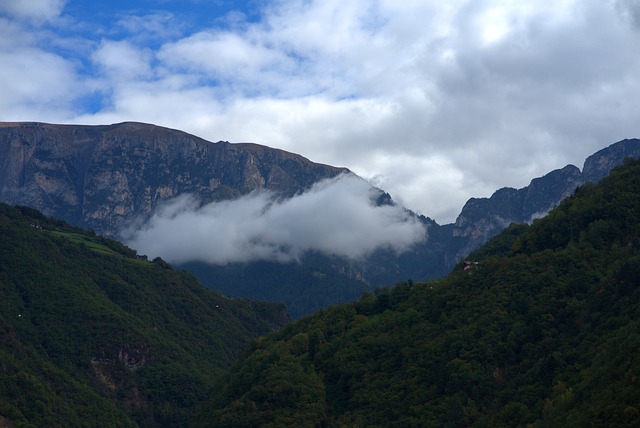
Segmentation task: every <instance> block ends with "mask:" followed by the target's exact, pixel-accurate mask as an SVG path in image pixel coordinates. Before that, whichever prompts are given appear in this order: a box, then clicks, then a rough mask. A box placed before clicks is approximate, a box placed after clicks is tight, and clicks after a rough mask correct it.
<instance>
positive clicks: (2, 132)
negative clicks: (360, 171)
mask: <svg viewBox="0 0 640 428" xmlns="http://www.w3.org/2000/svg"><path fill="white" fill-rule="evenodd" d="M343 172H348V170H347V169H345V168H336V167H332V166H328V165H321V164H317V163H313V162H311V161H309V160H307V159H305V158H303V157H302V156H299V155H296V154H292V153H288V152H285V151H282V150H277V149H272V148H269V147H265V146H259V145H257V144H249V143H246V144H243V143H241V144H231V143H228V142H223V141H220V142H217V143H211V142H209V141H206V140H203V139H201V138H198V137H195V136H193V135H189V134H187V133H185V132H181V131H177V130H173V129H168V128H163V127H159V126H154V125H148V124H143V123H133V122H126V123H120V124H114V125H105V126H81V125H51V124H44V123H2V124H0V200H2V201H3V202H6V203H10V204H20V205H26V206H30V207H33V208H36V209H38V210H41V211H42V212H44V213H46V214H48V215H53V216H56V217H59V218H62V219H64V220H66V221H68V222H70V223H72V224H74V225H77V226H81V227H85V228H91V229H94V230H96V231H98V232H99V233H101V234H105V235H109V236H113V235H115V234H116V233H117V232H118V231H119V229H120V228H121V227H122V225H123V223H125V222H127V221H128V220H130V219H131V218H132V217H133V216H138V215H144V214H147V213H149V212H151V211H152V210H153V209H154V208H155V207H156V206H157V205H158V204H159V203H160V202H162V201H165V200H167V199H170V198H173V197H175V196H177V195H179V194H185V193H191V194H195V195H197V196H198V197H199V199H200V200H201V201H202V202H203V203H206V202H210V201H214V200H223V199H228V198H232V197H236V196H239V195H242V194H245V193H248V192H251V191H253V190H256V189H270V190H273V191H276V192H278V193H281V194H283V195H289V196H290V195H293V194H295V193H296V192H299V191H300V190H301V189H305V188H307V187H309V186H311V185H312V184H313V183H315V182H316V181H319V180H321V179H324V178H330V177H334V176H336V175H338V174H340V173H343Z"/></svg>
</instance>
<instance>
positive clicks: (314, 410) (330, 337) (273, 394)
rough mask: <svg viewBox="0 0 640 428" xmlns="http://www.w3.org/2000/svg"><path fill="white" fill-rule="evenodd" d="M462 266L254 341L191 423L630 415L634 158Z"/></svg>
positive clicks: (635, 322) (637, 406)
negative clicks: (436, 278) (444, 275)
mask: <svg viewBox="0 0 640 428" xmlns="http://www.w3.org/2000/svg"><path fill="white" fill-rule="evenodd" d="M470 259H471V262H470V263H466V264H461V265H460V266H458V269H456V270H455V271H454V272H453V273H452V274H451V275H450V276H449V277H447V278H445V279H444V280H440V281H433V282H429V283H425V284H415V285H414V284H413V283H405V284H400V285H398V286H396V287H394V288H393V289H382V290H379V291H378V292H376V293H375V295H371V294H369V295H365V296H364V297H363V298H362V299H361V300H360V301H358V302H356V303H354V304H345V305H342V306H338V307H333V308H330V309H327V310H325V311H320V312H318V313H317V314H314V315H313V316H310V317H307V318H304V319H302V320H300V321H298V322H296V323H294V324H292V325H289V326H288V327H286V328H285V329H283V330H281V331H280V332H278V333H275V334H272V335H270V336H268V337H267V338H265V339H261V340H259V341H257V342H255V344H254V346H253V351H252V352H251V353H250V354H249V355H247V356H246V357H245V358H244V359H243V360H241V361H240V362H239V363H238V364H236V365H235V366H234V367H233V368H232V371H231V373H230V374H229V376H228V377H226V379H225V382H224V384H223V385H222V386H221V387H220V388H218V389H216V393H215V394H214V396H213V398H212V400H211V401H210V402H209V404H208V405H207V406H205V407H203V409H202V417H201V420H200V423H201V425H202V426H216V427H224V426H259V425H269V424H270V425H271V426H314V425H322V426H532V427H544V426H611V427H622V426H628V427H632V426H638V424H640V388H639V385H640V360H639V359H638V358H637V354H638V351H639V350H640V335H638V331H640V330H639V329H640V321H639V320H640V280H639V278H640V268H639V267H638V266H640V162H638V161H632V162H627V163H626V165H625V167H624V168H618V169H615V170H614V171H613V172H612V173H611V175H610V176H609V177H608V178H606V179H605V180H603V181H602V182H601V184H599V185H585V186H583V187H582V188H580V189H579V190H578V191H577V192H576V195H575V196H573V197H570V198H569V199H566V200H565V201H564V202H563V203H561V204H560V206H559V207H558V208H556V209H555V210H553V211H552V212H551V213H550V215H548V216H547V217H545V218H543V219H540V220H537V221H535V222H534V223H533V225H531V226H526V225H519V226H515V225H514V226H512V227H510V228H509V229H507V230H506V231H505V232H503V233H502V234H500V235H499V236H497V237H496V238H495V239H493V240H492V241H490V242H489V244H488V245H487V246H485V247H483V248H482V250H481V251H478V252H477V253H475V254H473V255H471V256H470Z"/></svg>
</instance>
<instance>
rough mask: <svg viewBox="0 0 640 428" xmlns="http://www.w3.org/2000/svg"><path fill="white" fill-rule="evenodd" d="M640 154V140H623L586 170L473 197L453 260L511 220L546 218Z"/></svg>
mask: <svg viewBox="0 0 640 428" xmlns="http://www.w3.org/2000/svg"><path fill="white" fill-rule="evenodd" d="M627 157H633V158H639V157H640V140H638V139H631V140H622V141H619V142H617V143H615V144H612V145H610V146H609V147H607V148H604V149H602V150H600V151H598V152H596V153H594V154H593V155H591V156H589V157H588V158H587V159H586V161H585V163H584V167H583V169H582V171H580V169H578V167H576V166H574V165H567V166H565V167H564V168H562V169H557V170H555V171H552V172H550V173H548V174H546V175H544V176H543V177H539V178H535V179H533V180H532V181H531V183H530V184H529V185H528V186H526V187H523V188H522V189H513V188H510V187H505V188H502V189H499V190H497V191H496V192H495V193H494V194H493V195H491V197H490V198H471V199H469V200H468V201H467V203H466V204H465V206H464V207H463V208H462V211H461V213H460V215H459V216H458V218H457V219H456V222H455V223H454V225H453V229H452V233H453V236H454V237H459V238H462V239H463V244H462V245H461V246H460V247H459V248H456V249H455V251H456V252H455V253H454V254H452V257H449V260H450V263H452V264H451V266H450V267H452V266H453V263H455V262H456V261H458V260H460V258H462V257H464V256H465V255H467V254H469V253H470V252H471V251H473V250H475V249H476V248H479V247H480V246H481V245H482V244H484V243H485V242H487V241H488V240H489V239H490V238H492V237H493V236H495V235H497V234H498V233H499V232H501V231H502V230H503V229H504V228H505V227H507V226H508V225H509V224H511V223H528V222H531V221H533V220H535V219H536V218H539V217H543V216H544V215H546V213H548V212H549V211H550V210H551V209H553V208H554V207H555V206H556V205H558V204H559V203H560V201H562V200H563V199H564V198H566V197H567V196H570V195H571V194H573V192H574V191H575V190H576V188H578V186H580V185H581V184H584V183H586V182H589V181H591V182H597V181H599V180H600V179H602V178H604V177H606V176H607V175H608V174H609V171H611V169H613V168H614V167H616V166H617V165H620V164H621V163H622V162H623V161H624V159H625V158H627Z"/></svg>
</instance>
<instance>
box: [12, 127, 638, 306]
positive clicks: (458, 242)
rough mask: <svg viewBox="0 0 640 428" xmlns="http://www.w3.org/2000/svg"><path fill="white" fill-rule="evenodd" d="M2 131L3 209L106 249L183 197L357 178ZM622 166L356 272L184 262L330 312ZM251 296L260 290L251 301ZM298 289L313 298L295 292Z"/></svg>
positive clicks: (122, 131) (633, 149)
mask: <svg viewBox="0 0 640 428" xmlns="http://www.w3.org/2000/svg"><path fill="white" fill-rule="evenodd" d="M1 125H2V126H0V200H2V201H3V202H7V203H10V204H21V205H27V206H31V207H33V208H36V209H39V210H41V211H43V212H45V213H46V214H47V215H54V216H55V217H58V218H62V219H64V220H66V221H68V222H69V223H71V224H74V225H76V226H81V227H84V228H89V229H93V230H96V231H97V232H98V233H100V234H104V235H107V236H111V237H114V236H117V235H118V234H119V233H120V232H121V231H122V230H123V228H124V227H125V226H126V225H129V224H131V222H132V221H133V220H134V219H140V218H142V220H144V219H145V218H148V217H149V216H150V215H151V214H152V213H153V212H154V210H155V209H156V208H157V207H159V206H160V205H162V204H163V203H165V202H167V201H170V200H172V199H173V198H175V197H177V196H180V195H183V194H185V193H190V194H192V195H194V196H195V197H196V198H197V199H198V200H199V201H200V202H201V203H202V204H206V203H208V202H213V201H223V200H230V199H235V198H238V197H240V196H242V195H246V194H248V193H250V192H252V191H256V190H270V191H273V192H276V193H277V194H278V195H281V197H284V198H288V197H291V196H294V195H297V194H300V193H301V192H304V191H305V190H306V189H309V188H310V187H311V186H312V185H313V184H314V183H317V182H318V181H320V180H324V179H329V178H334V177H336V176H337V175H339V174H343V173H347V174H352V173H351V172H350V171H349V170H348V169H346V168H338V167H333V166H329V165H322V164H317V163H314V162H312V161H310V160H308V159H306V158H304V157H302V156H300V155H296V154H292V153H289V152H286V151H283V150H279V149H273V148H269V147H267V146H263V145H258V144H254V143H229V142H225V141H219V142H217V143H212V142H208V141H206V140H204V139H202V138H199V137H196V136H193V135H190V134H187V133H185V132H183V131H179V130H175V129H170V128H164V127H158V126H155V125H151V124H144V123H138V122H124V123H120V124H112V125H92V126H85V125H55V124H42V123H38V122H25V123H4V124H1ZM626 156H632V157H640V140H637V139H627V140H622V141H620V142H617V143H614V144H612V145H610V146H608V147H606V148H604V149H602V150H600V151H598V152H596V153H594V154H593V155H591V156H589V157H588V158H587V159H586V160H585V162H584V166H583V171H580V170H579V168H577V167H576V166H573V165H567V166H565V167H564V168H560V169H557V170H554V171H551V172H549V173H548V174H545V175H544V176H542V177H537V178H534V179H532V180H531V182H530V184H529V185H528V186H525V187H523V188H521V189H514V188H509V187H505V188H502V189H498V190H497V191H496V192H495V193H494V194H493V195H491V196H490V197H488V198H471V199H469V201H467V203H466V204H465V206H464V207H463V208H462V210H461V212H460V214H459V216H458V217H457V218H456V221H455V222H454V223H450V224H445V225H440V224H438V223H437V222H435V221H434V220H432V219H430V218H429V217H426V216H417V215H414V218H415V219H417V220H418V221H420V222H421V223H422V225H423V226H424V228H425V229H426V230H427V231H428V233H427V238H426V240H425V241H424V242H422V243H420V244H416V245H414V246H413V247H412V248H411V251H406V252H403V253H399V254H398V253H396V252H394V251H393V250H388V249H379V250H377V251H374V252H373V253H372V254H370V255H369V256H368V257H367V258H366V259H364V260H356V261H354V260H349V259H345V258H337V257H331V256H327V255H323V254H318V253H313V254H308V255H307V256H305V257H302V258H301V262H300V263H290V264H287V265H282V264H277V265H276V262H269V261H257V262H251V263H248V264H247V263H230V264H227V265H224V266H218V265H208V264H204V265H202V264H198V263H197V262H195V263H189V262H188V263H185V264H184V267H186V268H188V269H189V270H191V271H192V272H194V273H195V274H196V275H197V276H198V278H199V279H200V281H201V282H203V283H204V284H205V285H206V286H207V287H209V288H212V289H217V290H222V291H223V292H224V293H225V294H228V295H236V296H251V297H252V298H259V299H267V300H275V301H284V302H286V303H287V305H288V307H290V308H295V309H293V310H292V315H293V316H294V317H298V316H301V315H304V314H306V313H310V312H312V311H314V310H316V309H319V308H320V307H323V306H326V305H327V304H331V303H339V302H342V301H348V300H353V299H356V298H358V297H359V296H360V294H361V293H362V292H363V291H365V290H370V289H373V288H375V287H380V286H384V285H388V284H393V283H395V282H397V281H402V280H406V279H409V278H411V279H413V280H415V281H423V280H429V279H434V278H441V277H443V276H445V275H446V274H447V273H448V272H450V271H451V269H453V267H454V266H455V265H456V263H457V262H458V261H459V260H460V259H462V258H464V257H466V255H467V254H469V253H470V252H471V251H473V250H475V249H477V248H478V247H479V246H480V245H482V244H483V243H484V242H486V241H487V240H488V239H490V238H491V237H492V236H495V235H496V234H497V233H498V232H500V231H501V230H503V229H504V228H505V227H507V226H508V225H509V224H510V223H512V222H516V223H523V222H530V221H532V220H533V219H535V218H537V217H539V216H542V215H544V214H545V213H546V212H548V211H549V210H550V209H552V208H553V207H554V206H556V205H557V204H558V203H559V202H560V201H561V200H563V199H564V198H566V197H567V196H569V195H571V194H572V193H573V192H574V191H575V189H576V188H577V187H578V186H579V185H581V184H583V183H585V182H586V181H588V180H598V179H599V178H601V177H603V176H605V175H606V174H607V173H608V171H609V170H610V169H611V168H612V166H614V165H618V164H620V163H621V162H622V161H623V159H624V158H625V157H626ZM377 191H378V192H379V193H378V194H379V196H378V198H377V204H378V205H389V204H391V205H392V204H394V202H393V200H392V199H391V197H390V196H389V195H388V194H386V193H384V192H383V191H382V190H379V189H377ZM412 215H413V214H412ZM275 272H279V274H277V275H276V274H275ZM241 278H242V279H241ZM247 284H254V286H253V287H254V288H253V289H247ZM300 284H306V285H307V286H308V287H309V288H308V289H300V288H299V287H300ZM307 293H309V295H306V294H307ZM303 302H304V303H303ZM313 302H316V303H313ZM320 302H322V303H320Z"/></svg>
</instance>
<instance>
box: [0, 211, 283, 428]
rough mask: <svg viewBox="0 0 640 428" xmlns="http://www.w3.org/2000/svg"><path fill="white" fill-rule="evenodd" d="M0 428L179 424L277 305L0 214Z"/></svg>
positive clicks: (76, 234) (115, 247)
mask: <svg viewBox="0 0 640 428" xmlns="http://www.w3.org/2000/svg"><path fill="white" fill-rule="evenodd" d="M0 237H1V239H0V295H1V296H2V298H1V299H0V368H1V369H0V425H2V426H134V425H142V426H184V425H185V424H186V423H188V421H189V418H190V415H191V413H192V411H193V408H194V407H195V406H196V405H197V403H198V402H199V401H200V400H202V399H204V398H205V397H206V396H207V395H209V394H210V393H211V388H212V383H213V381H214V380H215V379H216V378H217V377H218V376H219V375H220V374H221V373H223V372H224V371H225V370H226V368H227V367H228V366H229V365H230V364H231V363H232V362H233V361H234V360H235V359H236V358H237V356H238V355H239V354H240V353H242V352H243V350H244V349H245V346H246V345H247V343H248V342H249V341H250V340H252V339H254V338H255V337H257V336H259V335H262V334H265V333H267V332H269V331H273V330H274V329H277V328H279V327H281V326H282V325H284V324H285V323H286V322H288V315H287V313H286V310H285V308H284V306H283V305H281V304H272V303H262V302H252V301H247V300H244V299H230V298H227V297H225V296H223V295H221V294H219V293H214V292H211V291H209V290H207V289H206V288H204V287H202V286H201V285H200V284H198V283H197V282H196V281H195V279H194V278H193V277H192V276H190V275H189V274H187V273H185V272H175V271H173V270H172V269H171V268H170V267H169V266H168V265H167V264H166V263H165V262H163V261H162V260H161V259H156V260H154V261H148V260H147V259H146V258H144V257H138V256H136V254H135V252H134V251H132V250H130V249H128V248H126V247H124V246H123V245H121V244H119V243H117V242H115V241H111V240H108V239H105V238H101V237H99V236H96V235H94V234H91V233H87V232H85V231H84V230H82V229H77V228H73V227H70V226H68V225H66V224H65V223H63V222H60V221H57V220H52V219H49V218H46V217H44V216H43V215H42V214H40V213H39V212H37V211H35V210H33V209H30V208H13V207H10V206H7V205H4V204H0Z"/></svg>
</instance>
